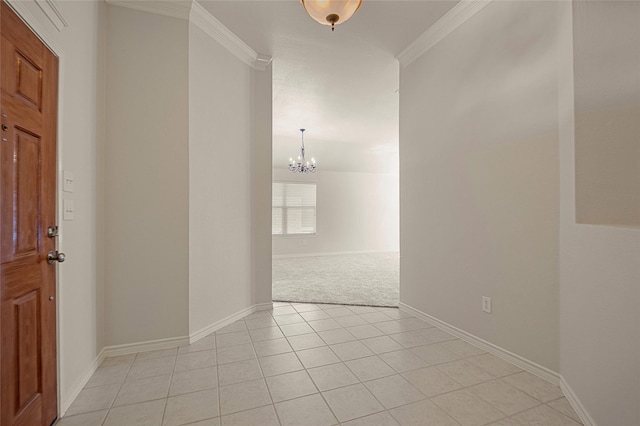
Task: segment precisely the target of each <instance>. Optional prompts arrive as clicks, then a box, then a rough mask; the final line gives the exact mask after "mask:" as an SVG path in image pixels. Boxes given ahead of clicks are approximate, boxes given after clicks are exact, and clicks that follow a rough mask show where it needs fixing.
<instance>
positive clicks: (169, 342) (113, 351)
mask: <svg viewBox="0 0 640 426" xmlns="http://www.w3.org/2000/svg"><path fill="white" fill-rule="evenodd" d="M188 344H189V337H187V336H181V337H169V338H167V339H157V340H149V341H146V342H136V343H127V344H124V345H115V346H106V347H105V348H104V349H103V350H102V351H103V352H104V356H105V357H108V356H118V355H129V354H135V353H138V352H147V351H157V350H159V349H169V348H175V347H176V346H183V345H188Z"/></svg>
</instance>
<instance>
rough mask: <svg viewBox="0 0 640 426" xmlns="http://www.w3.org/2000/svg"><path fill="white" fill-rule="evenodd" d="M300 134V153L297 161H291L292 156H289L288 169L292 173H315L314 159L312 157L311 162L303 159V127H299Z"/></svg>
mask: <svg viewBox="0 0 640 426" xmlns="http://www.w3.org/2000/svg"><path fill="white" fill-rule="evenodd" d="M300 135H301V136H302V147H301V148H300V155H298V161H293V158H289V170H291V171H292V172H293V173H315V172H316V160H314V159H313V158H312V159H311V162H308V161H306V162H305V159H304V129H300Z"/></svg>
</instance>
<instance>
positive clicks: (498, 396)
mask: <svg viewBox="0 0 640 426" xmlns="http://www.w3.org/2000/svg"><path fill="white" fill-rule="evenodd" d="M338 424H341V425H350V426H355V425H366V426H375V425H382V426H384V425H396V426H397V425H435V426H448V425H452V426H476V425H478V426H479V425H493V426H506V425H544V426H572V425H579V424H581V423H580V421H579V418H578V416H577V415H576V414H575V412H574V411H573V410H572V409H571V406H570V405H569V403H568V402H567V400H566V399H565V398H564V397H563V395H562V393H561V391H560V389H559V388H558V386H556V385H553V384H551V383H549V382H546V381H544V380H542V379H539V378H538V377H536V376H534V375H532V374H530V373H528V372H525V371H523V370H521V369H520V368H518V367H516V366H514V365H512V364H509V363H508V362H505V361H503V360H502V359H500V358H497V357H495V356H493V355H491V354H489V353H486V352H484V351H482V350H480V349H478V348H476V347H475V346H473V345H470V344H468V343H466V342H464V341H462V340H460V339H457V338H455V337H454V336H451V335H449V334H447V333H445V332H443V331H442V330H439V329H437V328H435V327H433V326H431V325H430V324H428V323H426V322H424V321H422V320H420V319H418V318H414V317H412V316H411V315H409V314H407V313H405V312H401V311H399V310H398V309H394V308H371V307H363V306H339V305H318V304H295V303H294V304H289V303H275V304H274V308H273V311H261V312H256V313H253V314H251V315H249V316H247V317H246V318H244V319H241V320H239V321H236V322H235V323H233V324H231V325H229V326H227V327H225V328H223V329H221V330H219V331H217V332H216V333H214V334H211V335H210V336H207V337H205V338H203V339H201V340H199V341H198V342H196V343H194V344H192V345H188V346H182V347H179V348H172V349H164V350H158V351H150V352H141V353H138V354H132V355H124V356H117V357H111V358H107V359H105V360H104V362H103V363H102V365H101V366H100V367H99V368H98V370H97V371H96V372H95V374H94V375H93V376H92V377H91V379H90V380H89V381H88V383H87V385H86V386H85V388H84V389H83V390H82V391H81V392H80V394H79V395H78V397H77V398H76V400H75V401H74V402H73V403H72V404H71V406H70V407H69V409H68V411H67V413H66V416H65V417H64V418H62V419H61V420H60V422H59V423H58V425H59V426H76V425H80V426H93V425H109V426H133V425H136V426H146V425H149V426H152V425H167V426H171V425H193V426H196V425H199V426H213V425H223V426H226V425H242V426H249V425H259V426H269V425H283V426H284V425H292V426H316V425H317V426H322V425H338Z"/></svg>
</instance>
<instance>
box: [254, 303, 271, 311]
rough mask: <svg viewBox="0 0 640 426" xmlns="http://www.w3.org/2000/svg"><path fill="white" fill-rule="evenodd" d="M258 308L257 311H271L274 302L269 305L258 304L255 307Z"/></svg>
mask: <svg viewBox="0 0 640 426" xmlns="http://www.w3.org/2000/svg"><path fill="white" fill-rule="evenodd" d="M253 306H255V307H256V311H270V310H272V309H273V302H269V303H258V304H256V305H253Z"/></svg>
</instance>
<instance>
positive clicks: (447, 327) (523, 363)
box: [398, 302, 560, 385]
mask: <svg viewBox="0 0 640 426" xmlns="http://www.w3.org/2000/svg"><path fill="white" fill-rule="evenodd" d="M398 305H399V306H400V310H402V311H405V312H408V313H410V314H412V315H414V316H416V317H418V318H420V319H422V320H424V321H426V322H428V323H430V324H433V325H435V326H436V327H438V328H439V329H441V330H443V331H446V332H447V333H449V334H453V335H454V336H456V337H458V338H460V339H462V340H464V341H466V342H468V343H470V344H472V345H474V346H477V347H479V348H480V349H482V350H484V351H486V352H489V353H491V354H493V355H495V356H497V357H499V358H502V359H504V360H505V361H507V362H510V363H511V364H514V365H516V366H518V367H520V368H522V369H523V370H525V371H528V372H529V373H531V374H535V375H536V376H538V377H540V378H541V379H544V380H546V381H548V382H551V383H553V384H555V385H557V384H559V383H560V375H559V374H558V373H556V372H555V371H552V370H549V369H548V368H546V367H543V366H541V365H540V364H537V363H535V362H533V361H530V360H528V359H526V358H524V357H521V356H520V355H516V354H514V353H513V352H510V351H508V350H506V349H504V348H501V347H500V346H497V345H494V344H493V343H490V342H487V341H486V340H483V339H481V338H479V337H476V336H474V335H473V334H471V333H467V332H466V331H464V330H461V329H459V328H457V327H454V326H452V325H451V324H448V323H446V322H444V321H442V320H439V319H438V318H435V317H433V316H431V315H429V314H426V313H424V312H422V311H420V310H418V309H416V308H413V307H411V306H409V305H407V304H405V303H402V302H400V303H399V304H398Z"/></svg>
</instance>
